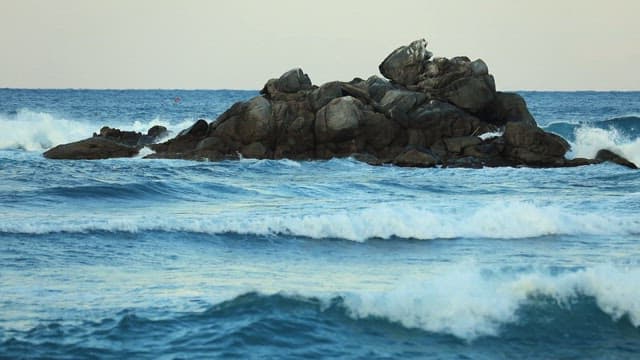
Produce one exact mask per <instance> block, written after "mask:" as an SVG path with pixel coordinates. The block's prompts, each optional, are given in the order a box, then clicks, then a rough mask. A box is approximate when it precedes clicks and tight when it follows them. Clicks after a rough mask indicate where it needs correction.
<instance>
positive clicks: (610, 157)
mask: <svg viewBox="0 0 640 360" xmlns="http://www.w3.org/2000/svg"><path fill="white" fill-rule="evenodd" d="M596 160H598V161H609V162H612V163H615V164H618V165H622V166H626V167H628V168H631V169H637V168H638V167H637V166H636V164H634V163H632V162H631V161H629V160H627V159H625V158H624V157H622V156H620V155H618V154H616V153H614V152H613V151H611V150H607V149H602V150H600V151H598V153H597V154H596Z"/></svg>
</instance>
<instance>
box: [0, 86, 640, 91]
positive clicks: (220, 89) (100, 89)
mask: <svg viewBox="0 0 640 360" xmlns="http://www.w3.org/2000/svg"><path fill="white" fill-rule="evenodd" d="M0 90H67V91H69V90H72V91H86V90H88V91H246V92H259V91H260V89H242V88H169V87H167V88H164V87H161V88H144V87H140V88H100V87H87V88H83V87H33V88H31V87H0ZM497 92H640V88H638V89H526V88H523V89H502V90H498V91H497Z"/></svg>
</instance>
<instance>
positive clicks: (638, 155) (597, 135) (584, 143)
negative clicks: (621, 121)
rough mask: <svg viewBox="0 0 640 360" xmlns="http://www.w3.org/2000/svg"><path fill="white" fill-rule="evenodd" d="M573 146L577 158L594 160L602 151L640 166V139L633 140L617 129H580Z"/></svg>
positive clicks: (577, 131)
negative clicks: (610, 152) (617, 155)
mask: <svg viewBox="0 0 640 360" xmlns="http://www.w3.org/2000/svg"><path fill="white" fill-rule="evenodd" d="M575 137H576V139H575V143H574V144H573V146H572V150H573V153H574V155H575V156H576V157H585V158H594V157H595V156H596V154H597V152H598V151H599V150H601V149H608V150H611V151H613V152H615V153H618V154H620V155H622V156H624V157H625V158H627V159H628V160H630V161H632V162H633V163H635V164H640V138H635V139H631V138H629V137H627V136H626V135H625V134H624V133H622V132H620V131H619V130H617V129H615V128H610V129H600V128H593V127H586V126H583V127H580V128H578V129H576V131H575Z"/></svg>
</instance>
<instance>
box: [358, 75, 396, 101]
mask: <svg viewBox="0 0 640 360" xmlns="http://www.w3.org/2000/svg"><path fill="white" fill-rule="evenodd" d="M364 85H365V87H366V89H367V91H368V92H369V96H370V97H371V98H372V99H373V100H374V101H377V102H380V100H382V98H383V97H384V95H385V94H386V93H387V91H389V90H393V89H394V87H393V85H392V84H391V83H390V82H388V81H387V80H385V79H383V78H380V77H378V76H375V75H373V76H371V77H370V78H368V79H367V81H365V84H364Z"/></svg>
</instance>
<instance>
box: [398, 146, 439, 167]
mask: <svg viewBox="0 0 640 360" xmlns="http://www.w3.org/2000/svg"><path fill="white" fill-rule="evenodd" d="M393 164H394V165H397V166H406V167H434V166H436V165H437V164H438V159H437V158H436V157H435V156H434V155H433V154H432V153H431V152H429V151H427V150H418V149H415V148H413V149H408V150H406V151H405V152H403V153H402V154H400V155H398V156H397V157H396V158H395V159H394V160H393Z"/></svg>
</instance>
